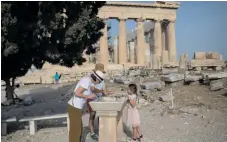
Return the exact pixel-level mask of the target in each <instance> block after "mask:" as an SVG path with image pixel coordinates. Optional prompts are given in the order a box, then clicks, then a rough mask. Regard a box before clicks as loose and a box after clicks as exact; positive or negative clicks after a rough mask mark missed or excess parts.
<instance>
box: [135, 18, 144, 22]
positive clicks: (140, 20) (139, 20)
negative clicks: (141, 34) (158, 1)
mask: <svg viewBox="0 0 227 142" xmlns="http://www.w3.org/2000/svg"><path fill="white" fill-rule="evenodd" d="M135 21H136V22H143V21H144V19H142V17H140V18H138V19H136V20H135Z"/></svg>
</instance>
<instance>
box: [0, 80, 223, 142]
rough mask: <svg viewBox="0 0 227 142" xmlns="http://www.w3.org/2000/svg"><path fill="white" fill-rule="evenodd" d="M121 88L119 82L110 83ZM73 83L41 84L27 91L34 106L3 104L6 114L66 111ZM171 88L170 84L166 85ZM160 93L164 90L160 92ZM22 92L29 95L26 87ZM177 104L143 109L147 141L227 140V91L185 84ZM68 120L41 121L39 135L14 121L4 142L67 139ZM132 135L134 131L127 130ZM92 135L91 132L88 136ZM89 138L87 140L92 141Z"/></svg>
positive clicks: (178, 90)
mask: <svg viewBox="0 0 227 142" xmlns="http://www.w3.org/2000/svg"><path fill="white" fill-rule="evenodd" d="M109 86H111V88H115V90H116V91H120V88H122V87H124V86H122V85H121V86H120V85H117V84H109ZM71 88H72V86H68V87H64V88H60V91H59V89H58V88H56V87H45V88H38V89H35V90H29V91H28V92H27V93H26V94H29V96H31V97H32V99H33V100H35V104H33V105H31V106H20V105H17V106H13V107H7V108H2V114H4V116H17V117H19V118H20V117H25V116H36V115H44V114H55V113H64V112H66V108H67V101H68V99H69V98H70V96H71V95H63V94H65V93H66V92H67V91H68V90H69V89H71ZM166 89H168V88H166ZM156 93H160V94H161V92H156ZM18 94H19V96H21V97H22V98H23V97H26V96H27V95H24V94H23V91H21V90H20V91H19V92H18ZM173 95H174V97H175V101H174V108H171V107H170V106H171V104H170V103H162V102H159V101H158V100H156V101H155V102H153V103H151V104H149V105H147V106H145V107H142V108H141V109H139V112H140V117H141V123H142V124H141V127H142V129H143V133H144V137H145V142H226V141H227V125H226V124H227V103H226V102H227V91H226V90H221V91H216V92H210V91H209V90H208V87H207V86H202V85H195V86H182V87H180V88H179V87H176V88H173ZM87 121H88V115H84V117H83V122H84V137H86V135H87V134H88V127H87ZM65 123H66V120H58V121H55V120H52V121H45V122H42V123H40V125H39V128H41V129H40V130H39V131H38V132H37V134H36V135H34V136H29V134H28V132H29V131H28V130H27V124H10V125H9V131H10V132H9V134H8V135H7V136H2V138H1V140H2V142H66V141H68V140H67V137H68V133H67V128H66V125H65ZM126 134H127V135H128V136H129V137H130V132H128V131H127V133H126ZM87 137H88V136H87ZM90 141H91V140H90V139H89V138H87V139H86V142H90Z"/></svg>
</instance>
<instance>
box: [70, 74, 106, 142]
mask: <svg viewBox="0 0 227 142" xmlns="http://www.w3.org/2000/svg"><path fill="white" fill-rule="evenodd" d="M104 78H105V75H104V74H103V73H102V72H101V71H99V70H97V71H94V72H92V73H91V74H90V75H86V76H84V77H83V78H82V79H81V80H80V81H79V82H78V83H77V85H76V87H75V89H74V94H73V96H72V98H71V99H70V100H69V102H68V114H69V142H80V141H81V135H82V132H83V131H82V128H83V124H82V109H83V107H84V104H85V103H86V100H87V99H95V98H96V95H95V94H94V93H93V92H92V91H91V85H92V83H93V84H99V83H101V82H102V81H103V80H104Z"/></svg>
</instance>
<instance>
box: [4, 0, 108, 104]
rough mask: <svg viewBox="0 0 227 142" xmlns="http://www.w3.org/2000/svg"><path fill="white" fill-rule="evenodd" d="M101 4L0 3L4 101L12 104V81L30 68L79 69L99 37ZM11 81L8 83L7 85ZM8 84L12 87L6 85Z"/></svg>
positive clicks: (64, 2)
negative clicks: (45, 65) (5, 94)
mask: <svg viewBox="0 0 227 142" xmlns="http://www.w3.org/2000/svg"><path fill="white" fill-rule="evenodd" d="M104 4H105V2H91V1H90V2H73V1H61V2H60V1H59V2H38V1H37V2H27V1H26V2H10V1H8V2H1V9H2V10H1V14H2V17H1V18H2V21H1V24H2V27H1V32H2V37H1V40H2V43H1V44H2V47H1V49H2V51H1V55H2V57H1V59H2V74H1V77H2V80H4V81H5V82H6V88H7V99H10V100H13V99H14V97H13V91H14V80H15V79H16V77H19V76H23V75H25V74H26V73H27V71H28V69H29V68H30V67H31V65H32V64H34V65H35V66H36V67H37V68H42V66H43V64H44V62H45V61H48V62H50V63H53V64H59V65H62V66H67V67H72V66H73V65H74V64H78V65H81V64H82V63H83V62H85V61H86V60H85V59H84V58H83V57H82V53H83V51H84V50H85V49H87V54H90V53H93V52H94V51H95V49H94V47H93V46H92V45H93V44H95V43H96V42H97V41H98V39H99V38H100V37H101V36H102V33H101V31H100V30H101V29H102V28H104V23H103V21H102V20H101V19H100V18H98V17H97V13H98V9H99V8H100V7H102V6H103V5H104ZM10 80H11V81H10ZM10 82H12V83H10Z"/></svg>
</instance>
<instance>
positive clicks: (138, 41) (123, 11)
mask: <svg viewBox="0 0 227 142" xmlns="http://www.w3.org/2000/svg"><path fill="white" fill-rule="evenodd" d="M179 6H180V5H179V3H176V2H154V3H153V4H141V3H126V2H107V3H106V5H105V6H103V7H102V8H100V10H99V13H98V16H99V17H100V18H102V19H103V20H104V22H107V20H108V19H117V20H118V21H119V37H115V47H114V62H115V63H118V64H127V63H128V61H129V62H130V63H134V64H138V65H141V66H150V67H152V68H153V69H159V68H161V66H162V65H164V64H168V63H172V62H177V53H176V39H175V21H176V10H177V9H178V8H179ZM127 19H134V20H135V21H136V22H137V27H136V30H135V31H134V32H136V36H134V37H133V38H129V37H128V38H127V33H126V22H125V21H126V20H127ZM145 20H150V21H151V22H152V24H153V28H152V29H150V31H149V32H150V34H152V37H153V38H154V40H153V41H154V47H153V49H152V48H150V46H146V43H145V36H144V34H146V32H147V31H146V32H145V31H144V23H143V22H144V21H145ZM102 32H103V36H102V37H101V38H100V62H101V63H103V64H105V65H106V64H108V37H107V24H106V26H105V28H104V29H103V30H102ZM147 33H148V32H147ZM127 44H128V45H129V46H127ZM127 48H130V50H129V49H127ZM150 53H151V54H150ZM127 58H129V60H128V59H127Z"/></svg>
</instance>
